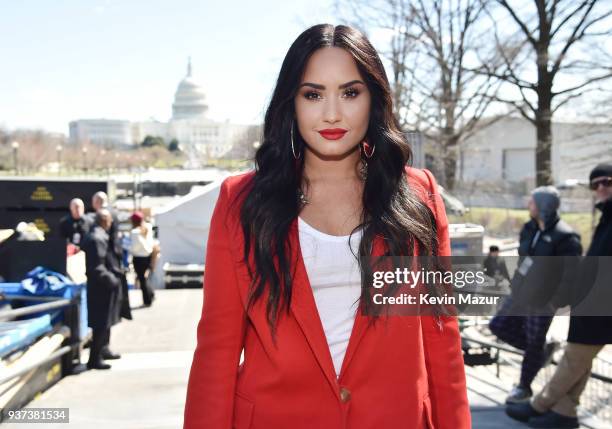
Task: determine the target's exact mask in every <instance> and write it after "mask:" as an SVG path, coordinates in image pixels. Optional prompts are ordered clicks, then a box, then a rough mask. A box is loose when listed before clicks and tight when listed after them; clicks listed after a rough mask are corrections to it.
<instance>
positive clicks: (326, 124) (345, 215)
mask: <svg viewBox="0 0 612 429" xmlns="http://www.w3.org/2000/svg"><path fill="white" fill-rule="evenodd" d="M391 100H392V98H391V94H390V87H389V83H388V80H387V77H386V75H385V72H384V68H383V66H382V63H381V62H380V59H379V57H378V55H377V53H376V51H375V49H374V48H373V47H372V45H371V44H370V43H369V41H368V40H367V39H366V38H365V36H364V35H363V34H361V33H360V32H358V31H357V30H355V29H353V28H350V27H347V26H335V27H334V26H332V25H329V24H323V25H317V26H314V27H311V28H309V29H308V30H306V31H305V32H304V33H302V34H301V35H300V36H299V37H298V38H297V39H296V41H295V42H294V43H293V45H292V46H291V48H290V49H289V52H288V53H287V56H286V58H285V60H284V62H283V65H282V68H281V72H280V74H279V78H278V82H277V85H276V88H275V90H274V94H273V96H272V99H271V101H270V106H269V108H268V110H267V112H266V117H265V124H264V131H263V139H262V142H263V143H262V145H261V147H260V148H259V149H258V151H257V153H256V156H255V161H256V169H255V171H251V172H248V173H244V174H241V175H238V176H232V177H229V178H227V179H225V180H224V181H223V183H222V184H221V189H220V194H219V198H218V201H217V204H216V206H215V210H214V213H213V215H212V219H211V229H210V233H209V239H208V245H207V254H206V271H205V275H204V304H203V309H202V317H201V319H200V322H199V324H198V327H197V348H196V350H195V353H194V359H193V364H192V367H191V373H190V376H189V384H188V388H187V401H186V405H185V415H184V417H185V419H184V428H185V429H232V428H235V429H302V428H303V429H312V428H321V429H336V428H337V429H340V428H342V429H387V428H393V429H395V428H398V429H404V428H405V429H414V428H429V429H433V428H437V429H442V428H449V429H450V428H452V429H462V428H469V427H470V412H469V407H468V402H467V394H466V384H465V373H464V368H463V358H462V352H461V344H460V336H459V331H458V326H457V321H456V319H455V318H454V317H452V316H446V315H420V316H398V315H396V316H382V315H381V313H380V312H378V311H377V309H376V308H374V307H373V304H372V301H371V299H369V298H370V296H369V289H368V288H365V287H363V288H362V289H361V298H360V299H359V309H358V311H356V312H355V315H354V320H353V322H352V323H353V324H352V330H351V332H350V337H348V338H347V340H348V345H347V347H346V349H345V352H344V357H343V359H342V362H341V368H335V367H334V361H333V360H332V356H331V353H330V347H329V345H328V335H329V332H326V330H325V328H324V326H325V324H324V323H322V322H323V321H322V319H321V316H320V314H319V313H320V310H321V308H318V307H317V306H318V304H319V303H318V302H317V301H315V298H314V295H313V289H312V288H313V287H314V286H315V285H314V284H312V285H311V283H310V281H309V275H308V274H309V273H308V271H307V269H306V265H305V263H304V258H303V256H302V250H303V248H302V246H303V245H304V244H303V243H300V239H299V237H300V234H299V228H300V227H299V223H298V215H299V217H300V218H302V220H304V221H306V222H307V223H308V224H309V225H311V226H314V227H315V228H317V229H319V230H324V231H328V232H327V234H329V235H335V236H345V235H346V234H352V233H353V232H355V231H356V230H357V229H358V228H361V230H362V231H363V236H362V238H361V241H360V243H359V252H358V253H359V255H355V257H356V258H358V259H359V261H360V265H359V269H360V270H367V269H368V268H367V262H368V261H369V260H370V259H369V258H370V257H371V256H380V255H407V256H411V255H419V254H420V255H440V256H445V255H450V242H449V237H448V221H447V218H446V214H445V211H444V205H443V202H442V200H441V198H440V196H439V194H438V192H437V185H436V181H435V179H434V177H433V176H432V174H431V173H430V172H429V171H427V170H418V169H414V168H410V167H406V165H407V163H409V161H410V159H411V151H410V146H409V144H408V143H407V141H406V139H405V137H404V134H403V133H402V132H401V131H400V130H399V126H398V124H397V121H396V119H395V117H394V116H393V106H392V102H391ZM340 238H342V237H340ZM330 262H331V263H332V264H333V262H334V261H330ZM363 272H364V273H367V271H363ZM335 304H341V305H346V306H349V305H350V304H352V303H351V302H346V303H345V302H341V303H335ZM321 314H324V313H321ZM243 352H244V360H243V361H242V363H241V354H242V353H243Z"/></svg>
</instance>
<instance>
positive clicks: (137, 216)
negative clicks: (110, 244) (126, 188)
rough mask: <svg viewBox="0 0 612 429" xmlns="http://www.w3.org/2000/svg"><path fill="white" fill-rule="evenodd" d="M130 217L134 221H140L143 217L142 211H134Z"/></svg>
mask: <svg viewBox="0 0 612 429" xmlns="http://www.w3.org/2000/svg"><path fill="white" fill-rule="evenodd" d="M130 219H131V220H132V221H134V222H142V221H143V219H144V214H143V213H142V212H134V213H132V216H131V217H130Z"/></svg>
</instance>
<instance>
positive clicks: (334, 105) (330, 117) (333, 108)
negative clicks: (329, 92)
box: [323, 97, 341, 123]
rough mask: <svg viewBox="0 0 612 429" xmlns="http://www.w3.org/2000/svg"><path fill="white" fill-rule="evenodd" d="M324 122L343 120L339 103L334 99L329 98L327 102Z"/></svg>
mask: <svg viewBox="0 0 612 429" xmlns="http://www.w3.org/2000/svg"><path fill="white" fill-rule="evenodd" d="M323 114H324V118H323V119H324V120H325V121H327V122H331V123H333V122H338V121H339V120H340V119H341V113H340V110H339V106H338V101H337V100H335V99H334V98H333V97H332V98H328V99H327V101H326V102H325V111H324V112H323Z"/></svg>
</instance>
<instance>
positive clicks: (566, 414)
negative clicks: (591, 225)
mask: <svg viewBox="0 0 612 429" xmlns="http://www.w3.org/2000/svg"><path fill="white" fill-rule="evenodd" d="M589 179H590V187H591V189H592V190H593V192H594V194H595V200H596V204H595V207H596V208H597V209H599V210H600V211H601V218H600V220H599V224H598V225H597V227H596V229H595V233H594V235H593V241H592V242H591V245H590V246H589V249H588V251H587V254H586V257H585V258H584V260H583V261H582V264H581V268H583V270H582V271H580V273H582V274H584V275H579V276H577V279H576V285H577V286H576V289H580V288H585V287H587V288H588V287H590V281H586V282H585V280H584V279H585V278H586V277H589V274H591V277H594V276H593V274H594V273H592V271H594V270H597V266H595V267H593V265H592V263H593V262H596V261H597V259H598V258H596V257H608V256H612V164H599V165H597V166H596V167H595V168H594V169H593V170H592V171H591V174H590V176H589ZM603 259H604V258H601V259H600V260H601V261H603ZM606 259H607V260H608V261H609V259H610V258H606ZM604 265H605V266H604V267H603V269H601V270H599V274H600V275H601V273H602V272H603V271H606V270H607V271H606V272H607V277H604V278H603V282H602V283H603V287H604V288H607V296H608V297H609V296H610V288H612V282H610V281H609V278H610V277H609V276H610V273H609V271H610V266H609V265H610V264H609V263H607V262H604ZM585 267H587V268H588V269H587V270H584V268H585ZM600 268H601V267H600ZM589 271H591V272H589ZM584 283H587V284H586V285H585V284H584ZM583 298H584V297H583ZM597 298H600V296H598V297H597ZM604 301H606V302H603V303H602V305H604V306H608V313H609V305H610V301H609V300H607V299H606V300H604ZM579 304H580V303H575V304H574V305H573V306H572V317H571V318H570V328H569V334H568V337H567V346H566V348H565V351H564V354H563V357H562V358H561V360H560V362H559V365H558V366H557V369H556V371H555V373H554V375H553V376H552V378H551V379H550V381H549V382H548V383H547V384H546V385H545V386H544V388H543V389H542V391H541V392H540V393H538V394H537V395H535V396H534V397H533V399H532V400H531V401H530V402H529V403H525V404H517V405H512V406H509V407H508V408H507V410H506V412H507V413H508V415H509V416H510V417H513V418H515V419H517V420H520V421H525V422H527V421H528V424H529V426H530V427H535V428H551V427H555V428H577V427H578V426H579V422H578V418H577V416H576V408H577V407H578V404H579V401H580V395H581V394H582V392H583V391H584V388H585V387H586V384H587V382H588V380H589V377H590V373H591V366H592V362H593V359H594V358H595V357H596V356H597V354H598V353H599V352H600V351H601V349H602V348H603V347H604V346H605V345H606V344H612V329H610V326H611V325H612V317H610V316H605V315H601V313H600V312H595V315H593V316H585V315H584V313H585V311H582V312H579V311H578V310H577V307H578V305H579ZM587 311H588V309H587ZM575 312H576V313H579V314H580V315H575V314H574V313H575Z"/></svg>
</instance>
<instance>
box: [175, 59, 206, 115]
mask: <svg viewBox="0 0 612 429" xmlns="http://www.w3.org/2000/svg"><path fill="white" fill-rule="evenodd" d="M207 111H208V105H207V104H206V95H205V94H204V90H203V89H202V87H201V86H200V85H199V84H198V83H197V82H196V81H195V80H194V79H193V77H192V74H191V58H189V60H188V63H187V75H186V76H185V78H184V79H183V80H181V81H180V83H179V84H178V87H177V88H176V93H175V94H174V103H172V119H173V120H177V119H196V118H203V117H204V116H205V115H206V112H207Z"/></svg>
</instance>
